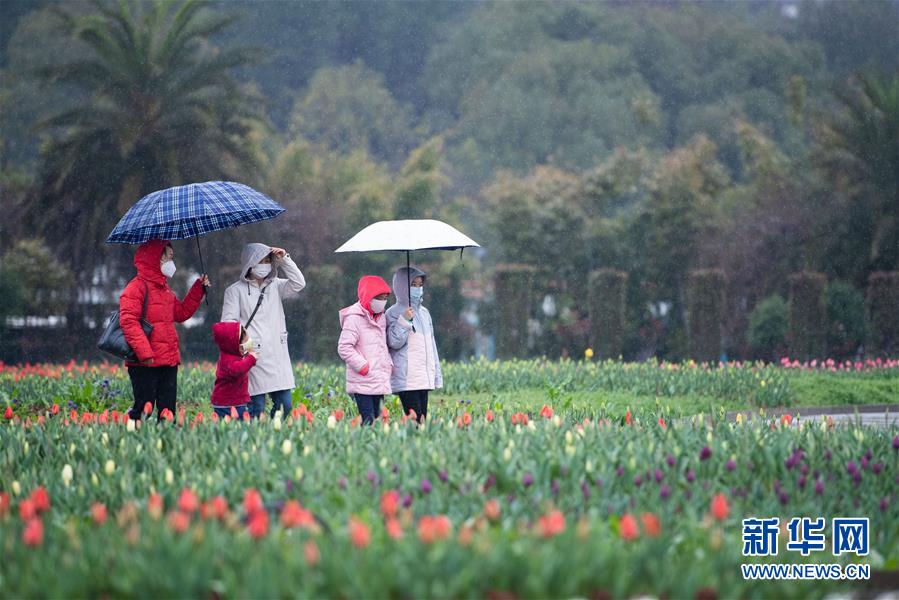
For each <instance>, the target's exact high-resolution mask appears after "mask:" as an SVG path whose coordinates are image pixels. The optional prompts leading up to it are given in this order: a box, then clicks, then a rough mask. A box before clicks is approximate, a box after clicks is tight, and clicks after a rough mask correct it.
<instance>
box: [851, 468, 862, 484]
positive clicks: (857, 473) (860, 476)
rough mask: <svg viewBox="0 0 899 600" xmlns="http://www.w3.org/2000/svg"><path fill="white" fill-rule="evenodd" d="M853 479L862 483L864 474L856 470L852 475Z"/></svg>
mask: <svg viewBox="0 0 899 600" xmlns="http://www.w3.org/2000/svg"><path fill="white" fill-rule="evenodd" d="M852 481H854V482H855V483H861V482H862V474H861V473H859V472H858V471H856V472H855V474H854V475H853V476H852Z"/></svg>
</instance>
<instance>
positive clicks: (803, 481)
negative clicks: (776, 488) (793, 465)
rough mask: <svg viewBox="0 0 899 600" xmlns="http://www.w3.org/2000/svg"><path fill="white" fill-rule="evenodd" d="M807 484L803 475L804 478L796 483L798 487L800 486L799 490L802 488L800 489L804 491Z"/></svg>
mask: <svg viewBox="0 0 899 600" xmlns="http://www.w3.org/2000/svg"><path fill="white" fill-rule="evenodd" d="M805 482H806V478H805V475H803V476H802V477H800V478H799V481H798V482H796V483H797V485H799V488H800V489H804V488H805Z"/></svg>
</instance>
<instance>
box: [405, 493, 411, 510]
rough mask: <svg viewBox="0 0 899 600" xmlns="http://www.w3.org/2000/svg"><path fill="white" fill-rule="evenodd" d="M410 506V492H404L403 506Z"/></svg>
mask: <svg viewBox="0 0 899 600" xmlns="http://www.w3.org/2000/svg"><path fill="white" fill-rule="evenodd" d="M410 506H412V494H406V495H405V496H403V508H409V507H410Z"/></svg>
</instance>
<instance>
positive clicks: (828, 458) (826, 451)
mask: <svg viewBox="0 0 899 600" xmlns="http://www.w3.org/2000/svg"><path fill="white" fill-rule="evenodd" d="M832 457H833V454H831V453H830V450H825V451H824V460H830V459H831V458H832Z"/></svg>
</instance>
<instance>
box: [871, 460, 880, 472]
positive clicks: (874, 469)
mask: <svg viewBox="0 0 899 600" xmlns="http://www.w3.org/2000/svg"><path fill="white" fill-rule="evenodd" d="M881 471H883V464H881V463H879V462H878V463H874V464H873V465H871V472H872V473H874V474H875V475H880V472H881Z"/></svg>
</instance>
